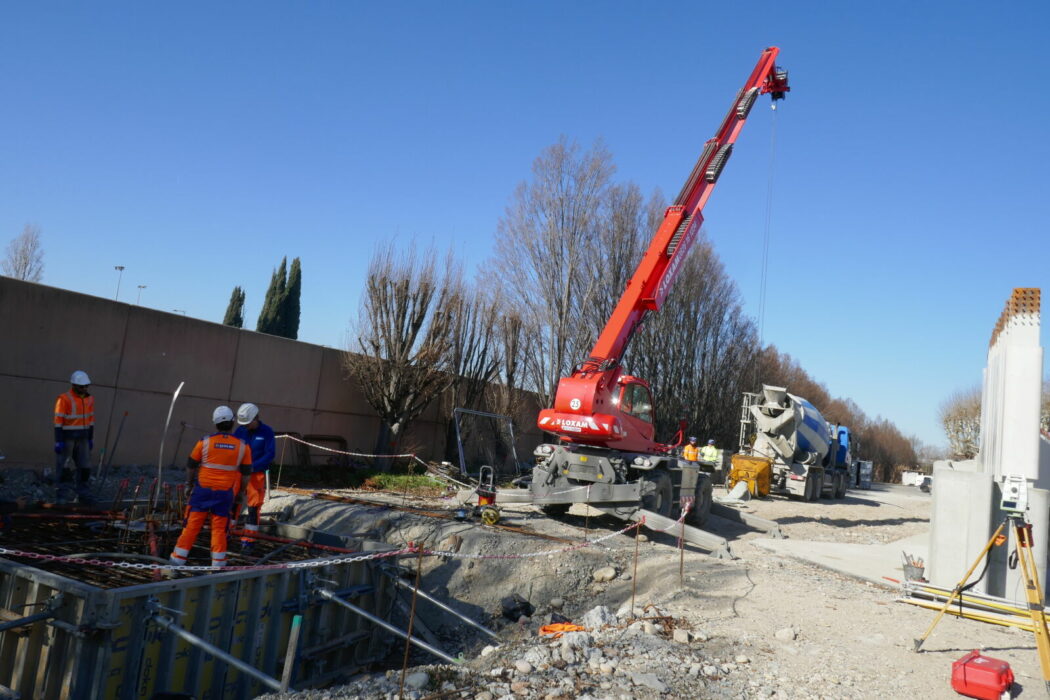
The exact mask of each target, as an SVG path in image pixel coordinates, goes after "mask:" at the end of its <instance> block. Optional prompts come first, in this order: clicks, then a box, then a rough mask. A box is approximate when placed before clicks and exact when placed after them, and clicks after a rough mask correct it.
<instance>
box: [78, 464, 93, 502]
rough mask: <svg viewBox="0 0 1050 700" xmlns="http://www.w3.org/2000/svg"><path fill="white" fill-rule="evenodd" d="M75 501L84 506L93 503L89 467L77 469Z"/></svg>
mask: <svg viewBox="0 0 1050 700" xmlns="http://www.w3.org/2000/svg"><path fill="white" fill-rule="evenodd" d="M77 503H79V504H81V505H85V506H93V505H95V497H94V495H93V494H92V493H91V470H90V469H77Z"/></svg>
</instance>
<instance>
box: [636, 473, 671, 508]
mask: <svg viewBox="0 0 1050 700" xmlns="http://www.w3.org/2000/svg"><path fill="white" fill-rule="evenodd" d="M642 508H644V509H646V510H651V511H652V512H654V513H656V514H658V515H662V516H664V517H668V516H670V515H671V475H670V474H668V473H667V472H666V471H664V470H663V469H654V470H652V471H650V472H646V474H645V476H643V477H642Z"/></svg>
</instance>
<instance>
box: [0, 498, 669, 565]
mask: <svg viewBox="0 0 1050 700" xmlns="http://www.w3.org/2000/svg"><path fill="white" fill-rule="evenodd" d="M687 512H688V509H686V510H683V511H682V516H681V517H680V518H679V519H678V522H676V523H674V525H677V524H678V523H681V522H682V521H683V520H684V519H685V515H686V513H687ZM644 524H645V518H644V517H643V518H642V519H641V520H640V521H638V522H635V523H631V524H630V525H628V526H627V527H625V528H623V529H621V530H617V531H616V532H611V533H609V534H608V535H603V536H601V537H596V538H595V539H593V540H584V541H582V542H580V543H578V544H574V545H570V546H568V547H561V548H559V549H545V550H542V551H539V552H525V553H523V554H469V553H465V552H464V553H461V552H450V551H442V550H432V549H422V548H420V547H419V546H417V545H415V544H413V543H409V545H408V546H407V547H405V548H402V549H396V550H392V551H389V552H372V553H371V554H357V555H354V556H341V557H327V558H324V559H306V560H304V561H291V562H286V563H283V564H263V565H261V566H196V565H190V564H181V565H174V564H147V563H143V562H130V561H110V560H105V559H84V558H80V557H67V556H61V555H58V554H45V553H42V552H27V551H24V550H20V549H8V548H6V547H0V556H12V557H24V558H26V559H37V560H41V561H47V562H52V563H56V564H79V565H83V566H102V567H108V568H114V569H135V570H145V571H150V570H157V569H159V570H163V571H211V572H217V571H245V570H253V571H256V570H258V571H261V570H265V569H312V568H317V567H321V566H338V565H340V564H355V563H357V562H362V561H369V560H371V559H384V558H387V557H399V556H404V555H409V554H414V555H417V556H419V555H422V556H436V557H448V558H453V559H531V558H534V557H546V556H553V555H555V554H564V553H566V552H574V551H576V550H579V549H585V548H587V547H593V546H594V545H596V544H601V543H602V542H604V541H606V540H609V539H612V538H613V537H616V536H618V535H623V534H625V533H626V532H628V531H629V530H633V529H635V528H640V527H641V526H642V525H644ZM674 525H671V526H670V527H674ZM670 527H669V528H666V529H667V530H669V529H670Z"/></svg>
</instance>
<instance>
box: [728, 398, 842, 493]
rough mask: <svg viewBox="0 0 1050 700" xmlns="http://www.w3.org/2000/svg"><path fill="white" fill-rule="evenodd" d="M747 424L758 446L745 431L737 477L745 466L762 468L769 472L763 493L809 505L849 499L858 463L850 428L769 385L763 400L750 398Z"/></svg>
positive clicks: (745, 415) (736, 458)
mask: <svg viewBox="0 0 1050 700" xmlns="http://www.w3.org/2000/svg"><path fill="white" fill-rule="evenodd" d="M742 422H745V423H747V424H749V425H750V426H751V427H752V428H753V435H754V443H753V444H752V443H751V440H750V435H749V433H750V432H751V431H749V430H747V427H748V426H747V425H744V426H742V429H741V443H742V444H741V450H740V454H738V455H734V456H733V462H734V471H735V468H736V467H737V466H738V465H743V464H746V465H747V466H748V467H749V468H750V469H751V470H752V471H754V466H755V464H756V463H757V464H758V465H759V468H760V469H766V468H768V470H769V471H768V487H765V488H763V489H761V490H766V489H768V492H770V493H780V494H786V495H791V496H800V497H802V499H803V500H806V501H813V500H816V499H817V498H819V497H822V496H828V497H831V498H843V497H844V496H845V495H846V485H847V483H848V479H849V467H850V462H851V461H852V459H853V455H852V453H851V449H850V448H851V446H852V438H851V435H850V430H849V428H847V427H846V426H842V425H834V424H832V423H828V422H827V421H826V420H824V416H822V415H821V414H820V411H818V410H817V409H816V407H814V406H813V404H811V403H810V402H809V401H807V400H805V399H803V398H801V397H799V396H795V395H793V394H789V393H788V391H787V389H786V388H784V387H776V386H769V385H765V384H764V385H763V386H762V393H761V394H745V395H744V411H743V419H742ZM732 473H733V472H732V471H731V473H730V474H731V476H732ZM765 483H766V482H765V481H764V480H763V486H764V485H765ZM756 495H757V494H756Z"/></svg>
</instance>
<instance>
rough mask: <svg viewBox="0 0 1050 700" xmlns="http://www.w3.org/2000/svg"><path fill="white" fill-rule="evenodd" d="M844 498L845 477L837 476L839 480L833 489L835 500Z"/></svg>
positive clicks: (842, 475) (843, 475)
mask: <svg viewBox="0 0 1050 700" xmlns="http://www.w3.org/2000/svg"><path fill="white" fill-rule="evenodd" d="M845 497H846V475H845V474H839V480H838V482H837V483H836V488H835V498H839V499H841V498H845Z"/></svg>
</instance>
